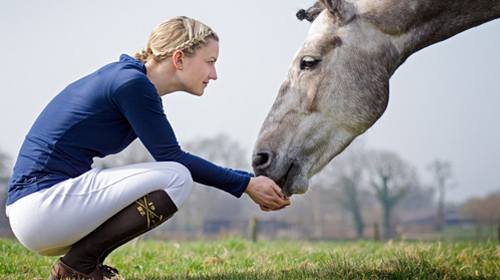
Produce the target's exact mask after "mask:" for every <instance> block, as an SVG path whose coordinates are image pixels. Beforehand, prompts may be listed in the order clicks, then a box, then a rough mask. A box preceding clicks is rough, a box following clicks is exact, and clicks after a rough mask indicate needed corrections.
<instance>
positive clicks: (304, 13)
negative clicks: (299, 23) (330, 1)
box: [296, 1, 325, 22]
mask: <svg viewBox="0 0 500 280" xmlns="http://www.w3.org/2000/svg"><path fill="white" fill-rule="evenodd" d="M324 9H325V6H323V4H321V3H320V2H319V1H318V2H316V3H315V4H314V5H313V6H311V7H310V8H309V9H307V10H304V9H300V10H299V11H298V12H297V14H296V16H297V18H298V19H299V20H304V19H305V20H307V21H309V22H313V21H314V20H315V19H316V17H318V15H319V14H320V13H321V12H322V11H323V10H324Z"/></svg>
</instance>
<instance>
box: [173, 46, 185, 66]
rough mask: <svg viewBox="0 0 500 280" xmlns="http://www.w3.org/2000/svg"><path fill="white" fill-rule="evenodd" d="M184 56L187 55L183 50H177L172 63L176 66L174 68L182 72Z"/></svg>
mask: <svg viewBox="0 0 500 280" xmlns="http://www.w3.org/2000/svg"><path fill="white" fill-rule="evenodd" d="M184 56H185V54H184V52H183V51H181V50H176V51H175V52H174V53H173V54H172V63H173V64H174V67H175V68H176V69H179V70H182V65H183V59H184Z"/></svg>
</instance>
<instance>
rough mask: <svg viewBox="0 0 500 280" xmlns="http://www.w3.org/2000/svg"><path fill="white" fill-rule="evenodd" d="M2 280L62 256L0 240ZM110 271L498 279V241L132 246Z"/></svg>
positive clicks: (42, 271) (148, 275) (36, 274)
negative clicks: (39, 254) (52, 255)
mask: <svg viewBox="0 0 500 280" xmlns="http://www.w3.org/2000/svg"><path fill="white" fill-rule="evenodd" d="M0 247H1V249H2V251H1V254H0V279H47V278H48V277H47V276H48V274H49V273H50V270H51V267H52V265H53V264H54V262H55V261H56V259H57V258H56V257H50V258H49V257H42V256H38V255H36V254H33V253H31V252H29V251H28V250H27V249H25V248H24V247H23V246H22V245H20V244H19V243H18V242H17V241H14V240H12V239H0ZM108 265H111V266H113V267H116V268H117V269H118V270H119V271H120V273H121V274H122V275H123V276H124V277H125V279H128V280H131V279H158V280H159V279H164V280H166V279H500V244H499V243H496V242H396V241H388V242H372V241H353V242H326V241H262V242H257V243H252V242H250V241H247V240H244V239H238V238H227V239H221V240H215V241H214V240H210V241H209V240H207V241H182V242H176V241H158V240H139V241H137V240H134V241H133V242H131V243H129V244H127V245H125V246H124V247H122V248H120V249H118V250H117V251H116V252H114V253H113V254H112V255H111V256H110V257H109V259H108Z"/></svg>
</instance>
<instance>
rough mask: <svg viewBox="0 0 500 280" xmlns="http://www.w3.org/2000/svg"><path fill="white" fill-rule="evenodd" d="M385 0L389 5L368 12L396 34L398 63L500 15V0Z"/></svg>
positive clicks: (370, 17)
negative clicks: (423, 49)
mask: <svg viewBox="0 0 500 280" xmlns="http://www.w3.org/2000/svg"><path fill="white" fill-rule="evenodd" d="M386 1H387V2H386V3H387V5H389V6H385V7H384V8H382V9H377V10H378V12H376V11H371V12H370V11H369V12H368V13H367V15H368V20H372V21H373V23H374V24H375V25H378V26H379V27H380V28H381V30H382V31H384V32H385V33H388V34H390V35H391V37H392V38H394V39H393V42H394V45H395V47H396V48H397V49H398V51H399V54H400V59H399V63H398V66H399V65H401V64H402V63H403V62H404V61H405V60H406V59H407V58H408V57H409V56H410V55H411V54H413V53H415V52H417V51H418V50H420V49H422V48H425V47H427V46H429V45H432V44H434V43H437V42H440V41H443V40H445V39H447V38H450V37H452V36H454V35H456V34H458V33H460V32H462V31H464V30H467V29H469V28H472V27H475V26H478V25H480V24H483V23H485V22H488V21H491V20H494V19H496V18H500V1H499V0H386ZM390 2H392V3H390ZM388 7H390V8H388Z"/></svg>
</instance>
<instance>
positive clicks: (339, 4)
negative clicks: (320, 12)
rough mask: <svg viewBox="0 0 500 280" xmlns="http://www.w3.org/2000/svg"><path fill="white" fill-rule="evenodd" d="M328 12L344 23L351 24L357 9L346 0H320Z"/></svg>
mask: <svg viewBox="0 0 500 280" xmlns="http://www.w3.org/2000/svg"><path fill="white" fill-rule="evenodd" d="M319 2H321V4H323V6H325V7H326V8H327V9H328V11H330V13H331V14H332V15H334V16H336V17H337V18H339V19H340V20H341V21H342V22H344V23H347V22H349V21H350V20H351V19H352V18H353V17H354V16H355V15H356V8H355V7H354V5H353V4H352V3H350V2H347V1H345V0H319Z"/></svg>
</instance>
